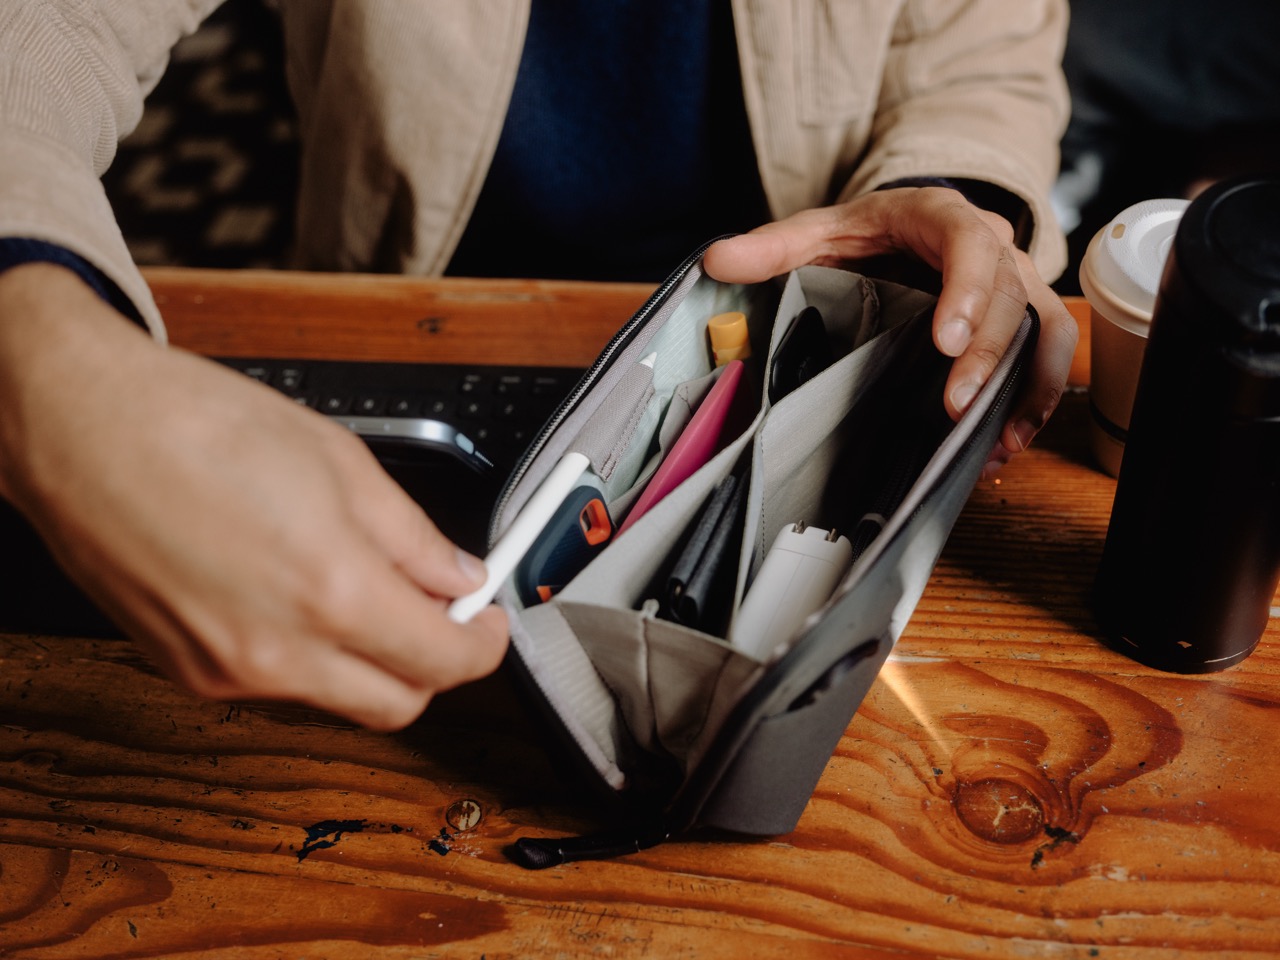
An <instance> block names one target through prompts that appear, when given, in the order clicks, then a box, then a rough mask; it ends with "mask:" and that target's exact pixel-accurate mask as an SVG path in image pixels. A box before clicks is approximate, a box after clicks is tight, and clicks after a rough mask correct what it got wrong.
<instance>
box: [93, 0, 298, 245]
mask: <svg viewBox="0 0 1280 960" xmlns="http://www.w3.org/2000/svg"><path fill="white" fill-rule="evenodd" d="M280 51H281V38H280V27H279V24H278V22H277V21H276V19H275V15H274V14H273V13H272V12H271V11H270V10H269V9H268V8H267V7H266V6H265V5H264V2H263V0H228V2H227V3H225V4H224V5H223V6H222V7H220V8H219V9H218V10H217V11H216V12H215V13H214V14H213V16H211V17H210V18H209V19H208V20H207V21H206V22H205V23H204V25H203V26H202V27H201V28H200V30H198V31H197V32H196V33H195V34H193V35H192V36H190V37H188V38H186V39H185V40H183V41H182V42H181V43H180V44H179V45H178V47H177V48H176V49H175V50H174V53H173V59H172V62H171V64H170V66H169V69H168V71H167V72H166V73H165V75H164V77H163V79H162V80H161V81H160V84H159V85H158V86H157V87H156V89H155V90H154V91H153V92H152V94H151V96H150V97H148V99H147V103H146V109H145V112H144V114H143V118H142V121H141V123H140V124H139V125H138V128H137V129H136V130H135V131H134V132H133V133H132V134H130V136H129V137H128V138H127V139H126V140H125V141H123V142H122V143H121V145H120V150H119V153H118V154H117V156H116V159H115V162H114V163H113V164H112V165H111V168H110V169H109V170H108V171H107V173H106V175H105V176H104V177H103V183H104V185H105V187H106V190H107V195H108V196H109V197H110V198H111V202H112V204H113V206H114V207H115V210H116V214H117V216H118V218H119V220H120V225H121V228H122V229H123V231H124V235H125V240H126V241H127V242H128V244H129V249H130V250H131V251H132V253H133V256H134V259H135V260H136V261H137V262H138V263H139V264H143V265H149V266H150V265H174V266H195V267H226V268H235V267H263V268H272V267H284V266H287V265H288V258H289V246H290V242H291V238H292V236H293V207H294V191H295V174H296V169H297V157H298V151H297V139H296V128H295V118H294V113H293V106H292V103H291V102H290V99H289V95H288V91H287V89H286V87H285V82H284V74H283V70H282V68H281V53H280Z"/></svg>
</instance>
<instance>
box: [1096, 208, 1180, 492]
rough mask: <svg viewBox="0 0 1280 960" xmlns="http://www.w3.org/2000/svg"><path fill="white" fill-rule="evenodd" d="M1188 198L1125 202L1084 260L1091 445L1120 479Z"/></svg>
mask: <svg viewBox="0 0 1280 960" xmlns="http://www.w3.org/2000/svg"><path fill="white" fill-rule="evenodd" d="M1187 203H1188V201H1186V200H1177V199H1158V200H1144V201H1143V202H1142V203H1136V204H1134V205H1133V206H1131V207H1126V208H1125V209H1124V210H1122V211H1121V212H1120V213H1119V214H1117V215H1116V216H1115V217H1114V218H1113V219H1112V221H1111V222H1110V223H1108V224H1107V225H1106V226H1105V227H1103V228H1102V229H1101V230H1099V231H1098V233H1097V234H1096V235H1095V236H1094V238H1093V239H1092V240H1091V241H1090V242H1089V248H1088V250H1086V251H1085V255H1084V259H1083V260H1082V261H1081V263H1080V288H1081V290H1083V291H1084V295H1085V299H1086V300H1088V301H1089V313H1090V329H1091V331H1092V337H1091V347H1090V355H1089V359H1090V367H1091V374H1090V380H1089V406H1090V413H1091V414H1092V424H1091V432H1090V443H1091V446H1092V449H1093V455H1094V458H1095V459H1096V460H1097V461H1098V464H1099V466H1101V467H1102V469H1103V470H1105V471H1106V472H1107V473H1109V474H1111V476H1113V477H1115V476H1119V474H1120V461H1121V459H1122V457H1123V454H1124V444H1125V440H1126V438H1127V437H1128V432H1129V415H1130V414H1131V413H1132V411H1133V397H1134V394H1135V393H1136V392H1137V389H1138V374H1139V373H1140V372H1141V370H1142V356H1143V353H1144V351H1145V350H1146V346H1147V333H1148V329H1149V328H1150V326H1151V311H1152V308H1153V306H1154V305H1155V299H1156V289H1157V288H1158V287H1159V286H1160V276H1161V274H1162V273H1163V272H1164V264H1165V260H1167V259H1168V256H1169V248H1170V247H1171V246H1172V245H1173V236H1174V234H1175V233H1176V232H1177V229H1178V222H1179V221H1180V220H1181V219H1182V212H1183V211H1184V210H1185V209H1186V208H1187Z"/></svg>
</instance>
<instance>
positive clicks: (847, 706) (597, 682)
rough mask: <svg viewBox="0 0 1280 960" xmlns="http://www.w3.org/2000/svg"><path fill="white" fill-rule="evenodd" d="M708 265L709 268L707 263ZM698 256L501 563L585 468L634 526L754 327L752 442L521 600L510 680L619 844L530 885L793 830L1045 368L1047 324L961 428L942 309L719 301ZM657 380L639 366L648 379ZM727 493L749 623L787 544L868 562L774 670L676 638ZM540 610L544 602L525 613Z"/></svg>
mask: <svg viewBox="0 0 1280 960" xmlns="http://www.w3.org/2000/svg"><path fill="white" fill-rule="evenodd" d="M703 249H705V248H703ZM702 252H703V251H702V250H699V251H697V252H696V253H695V254H693V255H692V256H691V257H690V258H689V259H688V260H687V261H686V262H685V263H684V264H682V265H681V266H680V268H679V269H677V270H676V272H675V273H674V274H673V275H672V276H671V277H670V278H668V279H667V280H666V281H665V282H664V283H663V284H662V285H661V286H660V287H659V288H658V289H657V291H656V292H655V293H654V295H653V296H652V297H651V298H650V300H649V301H648V302H647V303H646V304H645V305H644V306H643V307H642V308H641V309H640V310H639V311H638V312H637V313H636V315H635V316H634V317H633V318H632V319H631V320H630V321H629V322H628V323H627V324H626V325H625V326H624V327H623V328H622V330H620V331H619V332H618V334H617V335H616V336H615V337H614V339H613V340H612V341H611V342H610V343H609V345H608V346H607V347H606V348H605V350H604V351H603V352H602V353H601V355H600V357H599V358H598V359H597V361H596V362H595V364H594V365H593V366H592V367H591V369H590V370H589V371H588V372H587V373H586V374H585V376H584V377H583V379H582V380H581V382H580V383H579V384H578V385H577V386H576V387H575V389H574V390H573V391H572V392H571V393H570V395H569V397H568V398H567V399H566V400H565V402H564V404H563V405H562V406H561V408H560V409H559V411H558V412H557V413H556V414H555V415H554V416H553V417H552V418H551V420H550V421H549V422H548V423H547V425H546V427H545V428H544V429H543V431H542V432H541V433H540V435H539V436H538V438H537V439H536V440H535V441H534V443H533V444H532V445H531V447H530V448H529V450H528V452H527V454H526V456H525V457H524V458H523V460H522V461H521V463H520V465H519V466H518V467H517V468H516V470H515V472H514V473H513V474H512V476H511V478H510V479H509V481H508V483H507V486H506V488H505V490H504V492H503V494H502V496H501V497H500V498H499V500H498V503H497V506H496V507H495V510H494V514H493V518H492V523H491V527H490V542H491V543H492V542H494V541H495V540H496V539H497V538H498V537H499V536H500V535H501V534H502V532H503V531H504V530H505V529H506V528H507V527H508V526H509V525H510V524H511V522H512V520H513V519H514V517H515V516H516V515H517V514H518V512H519V510H520V507H521V506H522V505H523V504H524V503H525V502H526V501H527V500H528V499H529V497H530V496H531V495H532V494H533V492H534V491H535V490H536V489H537V488H538V485H539V484H540V483H541V481H542V480H543V479H544V478H545V477H546V476H547V474H548V473H549V472H550V471H551V470H552V468H553V467H554V466H555V464H556V463H557V462H558V461H559V460H560V458H561V457H562V456H563V455H564V454H565V453H566V452H568V451H571V450H573V451H578V452H581V453H583V454H584V455H586V456H587V458H588V459H589V460H590V463H591V467H590V470H589V471H588V474H587V480H588V482H589V483H590V484H592V485H593V486H595V487H596V488H597V489H598V490H599V491H600V497H601V498H602V499H603V500H604V501H605V502H607V504H608V506H609V510H610V512H611V513H612V514H613V515H614V516H617V517H621V516H623V515H624V514H625V513H626V511H627V510H628V509H629V508H630V506H631V505H632V504H633V503H634V502H635V500H636V497H637V496H638V494H639V492H640V491H641V490H642V489H643V488H644V486H645V484H646V483H647V481H648V479H649V478H650V477H651V476H652V475H653V473H654V471H655V470H656V469H657V467H658V465H659V464H660V463H661V461H662V460H663V458H664V457H665V455H666V453H667V452H668V451H669V450H670V447H671V445H672V443H673V441H674V439H675V437H677V436H678V435H679V434H680V432H681V431H682V430H683V428H684V427H685V426H686V424H687V422H688V420H689V417H690V415H691V412H692V411H693V410H694V409H696V407H697V404H698V403H699V402H700V400H701V399H702V397H704V396H705V395H706V394H707V391H708V389H709V387H710V383H711V382H712V380H714V378H715V375H716V369H715V367H714V365H713V358H712V355H711V352H710V350H709V348H708V345H707V335H706V323H707V320H708V319H709V318H710V317H712V316H713V315H716V314H719V313H723V312H726V311H740V312H742V313H744V314H745V315H746V317H747V321H748V325H749V329H750V339H751V343H752V360H750V361H748V371H749V372H748V374H747V376H746V377H745V380H744V383H745V384H746V387H745V389H747V390H748V391H749V394H748V396H749V398H750V407H751V409H750V411H749V413H748V414H747V416H746V417H745V418H744V419H745V420H747V421H749V422H748V423H746V425H745V426H741V427H740V429H739V430H738V432H736V433H734V434H733V435H732V436H730V437H728V438H724V442H723V443H722V444H721V448H720V449H719V452H718V453H716V454H715V455H714V456H712V457H711V458H710V459H709V460H707V461H706V462H705V463H703V465H702V466H701V467H699V468H698V469H697V470H696V471H695V472H693V473H692V475H691V476H689V477H688V478H687V479H685V480H684V481H683V482H682V483H680V484H679V486H677V487H675V489H674V490H672V492H670V493H669V494H668V495H666V496H665V497H664V498H663V499H661V500H660V501H659V502H658V503H657V504H656V505H655V506H653V507H652V509H650V510H648V512H646V513H644V515H643V516H642V517H641V518H640V519H639V520H638V521H637V522H635V523H634V525H632V526H631V527H630V528H629V529H627V530H626V531H625V532H623V533H622V534H621V535H620V536H617V537H616V538H615V539H614V540H613V541H612V542H609V543H608V545H607V546H605V547H604V548H603V550H601V551H600V552H598V553H596V554H595V555H594V558H593V559H591V560H590V562H589V563H588V564H587V566H586V567H585V568H583V569H581V570H580V571H579V572H577V573H576V575H574V576H572V578H571V579H569V580H568V582H567V583H566V584H565V585H564V586H563V587H562V588H561V589H559V590H558V592H556V593H555V594H554V595H553V596H551V598H550V599H548V600H546V601H545V602H534V603H532V604H530V603H526V602H524V601H522V600H521V594H522V591H521V590H519V589H517V587H516V585H515V584H514V583H508V584H507V585H506V586H505V587H504V588H503V589H502V591H500V593H499V598H498V599H499V602H500V603H501V604H502V605H503V606H504V607H505V608H506V610H507V613H508V615H509V616H510V620H511V629H512V635H511V641H512V643H511V653H510V656H509V664H510V666H511V667H512V668H513V669H514V670H515V671H516V673H517V674H519V675H520V676H521V677H522V679H523V680H524V681H525V682H526V683H527V686H528V688H529V690H530V691H531V692H532V694H533V698H534V700H535V702H536V703H538V704H539V705H540V706H541V707H542V708H544V710H545V713H546V715H547V717H548V718H549V719H550V720H551V722H552V726H553V727H554V729H555V730H556V731H557V733H558V735H559V738H560V740H561V743H560V745H559V746H558V747H557V749H558V750H560V751H564V752H565V754H566V755H567V756H568V758H570V759H573V760H576V761H578V763H577V764H576V765H577V766H579V767H580V768H581V770H582V775H583V776H584V777H585V778H586V779H587V780H589V781H591V782H592V783H594V784H596V785H597V786H599V787H600V788H601V790H602V792H603V794H604V795H605V796H606V797H608V798H610V801H611V803H612V806H613V807H615V808H616V809H613V810H611V811H610V815H611V816H612V817H613V818H614V819H615V820H616V822H617V823H618V824H619V826H618V829H616V830H610V831H608V832H606V833H603V834H600V835H595V836H590V837H557V838H523V839H521V840H519V841H518V842H517V843H516V844H515V845H514V847H513V848H512V850H511V851H510V853H511V856H512V857H513V859H514V860H516V862H518V863H520V864H522V865H524V866H526V867H530V868H539V867H546V866H551V865H554V864H558V863H564V862H567V861H571V860H579V859H592V858H602V857H610V856H615V855H618V854H622V853H626V852H629V851H634V850H637V849H641V848H643V847H646V846H650V845H652V844H654V843H658V842H661V841H662V840H664V839H666V838H667V837H669V836H671V835H672V834H676V833H680V832H683V831H687V830H689V829H691V828H693V827H696V826H708V827H715V828H720V829H724V830H729V831H734V832H739V833H744V834H754V835H776V834H781V833H786V832H788V831H790V830H792V829H793V828H794V827H795V825H796V822H797V821H798V819H799V817H800V814H801V813H802V811H803V809H804V807H805V804H806V803H807V802H808V799H809V797H810V795H811V794H812V792H813V789H814V787H815V786H816V784H817V781H818V778H819V776H820V775H821V773H822V771H823V769H824V767H825V766H826V762H827V760H828V759H829V758H830V756H831V753H832V750H833V749H834V748H835V746H836V744H837V742H838V741H839V739H840V737H841V735H842V734H843V733H844V731H845V729H846V727H847V726H848V724H849V722H850V720H851V719H852V717H853V715H854V713H855V712H856V710H857V709H858V706H859V704H860V703H861V702H862V699H863V697H864V696H865V694H866V692H867V690H868V689H869V688H870V686H871V684H872V682H873V681H874V680H875V678H876V675H877V673H878V672H879V670H880V667H881V665H882V664H883V663H884V661H885V659H886V657H887V656H888V655H889V652H890V651H891V650H892V648H893V645H894V643H895V642H896V640H897V638H898V636H899V635H900V634H901V632H902V629H903V627H904V626H905V624H906V622H907V619H908V618H909V617H910V615H911V612H912V610H913V609H914V607H915V605H916V603H917V601H918V600H919V598H920V595H921V593H922V592H923V590H924V587H925V584H926V582H927V580H928V578H929V575H930V573H931V571H932V569H933V566H934V564H935V563H936V561H937V558H938V555H939V553H940V552H941V550H942V547H943V543H944V541H945V540H946V537H947V536H948V534H949V533H950V530H951V528H952V526H953V524H954V523H955V520H956V518H957V516H958V515H959V513H960V510H961V508H962V507H963V505H964V503H965V501H966V500H967V499H968V496H969V494H970V493H971V491H972V489H973V486H974V484H975V483H976V482H977V479H978V477H979V475H980V473H981V471H982V468H983V466H984V465H985V464H986V462H987V460H988V458H989V455H990V453H991V451H992V449H993V447H994V446H995V443H996V441H997V438H998V436H999V432H1000V429H1001V426H1002V425H1003V423H1004V422H1005V420H1006V418H1007V416H1008V412H1009V409H1010V407H1011V404H1012V403H1013V400H1014V396H1015V393H1016V390H1017V387H1018V384H1019V382H1020V380H1021V373H1022V370H1023V367H1024V366H1025V364H1026V363H1027V361H1028V360H1029V358H1030V356H1031V352H1032V350H1033V348H1034V345H1035V339H1036V335H1037V332H1038V320H1037V318H1036V317H1035V315H1034V313H1033V312H1031V311H1028V313H1027V316H1026V317H1025V318H1024V320H1023V323H1022V326H1021V328H1020V329H1019V331H1018V334H1017V336H1016V337H1015V339H1014V341H1013V343H1012V345H1011V346H1010V348H1009V350H1008V352H1007V354H1006V356H1005V357H1004V358H1003V360H1002V361H1001V363H1000V364H999V366H998V368H997V370H996V372H995V374H994V375H993V376H992V377H991V379H990V381H989V382H988V383H987V384H986V386H985V387H984V388H983V390H982V391H981V392H980V393H979V395H978V397H977V399H976V400H975V401H974V402H973V404H972V406H971V407H970V409H969V410H968V411H967V412H966V413H965V415H964V416H963V417H962V418H961V419H960V421H959V422H957V423H952V421H951V420H950V419H949V418H948V417H947V416H946V414H945V412H944V409H943V401H942V390H943V385H944V383H945V380H946V376H947V373H948V370H949V368H950V359H949V358H947V357H945V356H942V355H941V354H940V353H938V351H937V350H936V348H935V347H934V346H933V342H932V329H931V326H932V323H931V322H932V306H933V303H934V299H933V297H932V296H930V295H928V294H926V293H923V292H921V291H918V290H913V289H910V288H906V287H902V286H898V285H896V284H893V283H889V282H887V281H882V280H875V279H872V278H869V277H865V276H861V275H859V274H855V273H849V272H846V271H842V270H834V269H829V268H823V267H804V268H801V269H799V270H796V271H794V272H792V273H790V274H788V275H787V276H785V277H780V278H777V279H776V280H775V281H772V282H769V283H764V284H756V285H749V286H741V285H732V284H724V283H720V282H718V281H715V280H712V279H711V278H710V277H708V276H707V275H706V274H705V273H703V271H702V268H701V254H702ZM806 307H816V308H817V309H818V311H819V312H820V314H821V317H822V320H823V325H824V327H825V329H826V334H827V340H828V343H829V345H830V347H831V354H832V357H833V362H831V364H830V365H829V366H827V367H826V368H825V369H823V370H822V371H821V372H820V373H818V374H817V375H816V376H813V377H812V378H811V379H808V380H806V381H805V382H803V383H802V385H800V386H799V387H798V388H796V389H794V390H792V391H791V392H789V393H787V394H786V395H785V396H782V397H781V398H780V399H778V400H777V401H776V402H772V403H771V402H770V400H769V396H768V391H767V390H765V389H764V387H763V384H765V383H767V382H768V381H769V375H770V364H772V363H773V362H774V360H775V357H776V354H777V349H778V346H779V343H780V341H781V340H782V339H783V334H784V332H785V329H786V327H787V326H788V325H789V322H790V320H791V319H792V318H793V317H795V316H797V315H798V314H799V313H800V311H801V310H803V309H804V308H806ZM642 360H644V361H645V362H644V363H641V361H642ZM731 473H733V474H735V475H736V476H737V477H738V478H739V479H740V480H741V482H742V483H743V484H745V488H746V506H745V511H743V515H742V520H741V532H740V534H738V533H735V534H734V536H733V542H734V545H733V550H734V554H735V555H734V557H733V561H732V562H733V566H734V567H735V569H736V579H735V578H732V577H731V578H730V580H729V582H728V584H727V586H726V590H731V591H732V598H731V599H730V598H727V597H726V598H725V599H726V600H727V601H728V602H727V604H726V606H727V607H728V608H729V609H730V610H731V611H736V609H737V608H738V606H739V605H740V604H741V602H742V599H743V597H744V595H745V594H746V593H747V591H748V590H749V588H750V587H751V586H752V583H753V579H754V577H755V575H756V573H757V572H758V571H759V569H760V565H761V563H762V562H763V559H764V556H765V554H766V552H767V550H768V548H769V545H770V544H772V543H773V542H774V538H775V537H776V536H777V534H778V532H779V531H780V530H781V529H782V528H783V527H784V526H787V525H790V524H794V523H795V522H796V521H804V522H805V523H806V524H808V525H809V526H817V527H820V528H822V529H824V530H836V531H838V532H839V533H841V534H845V535H847V536H848V537H849V538H850V539H851V540H852V542H853V548H854V559H853V561H852V563H851V565H850V566H849V567H848V569H847V572H846V573H845V574H844V575H843V577H842V579H841V580H840V582H839V584H838V586H837V587H836V588H835V590H834V593H833V594H832V595H831V596H830V598H829V599H828V600H827V601H826V602H825V604H823V605H822V606H821V608H820V609H818V610H817V611H816V612H814V613H813V614H811V615H810V616H809V617H808V618H807V620H805V621H804V623H803V624H802V626H801V627H799V628H798V629H797V630H796V631H795V632H794V633H793V635H790V636H777V637H776V638H771V641H776V643H774V644H773V645H772V646H771V647H770V648H769V650H768V652H767V653H766V654H765V655H763V656H762V655H755V654H750V653H748V652H747V651H746V650H744V649H742V648H739V647H736V646H735V645H734V643H733V642H732V637H733V633H734V629H733V621H732V619H730V620H729V622H728V624H726V625H725V626H724V627H723V628H719V629H716V630H714V631H710V632H704V631H703V630H699V629H694V628H691V627H689V626H686V625H684V624H682V623H680V622H676V621H673V620H672V619H671V618H669V617H667V616H664V612H663V603H662V596H661V594H662V591H663V589H664V586H665V584H666V582H667V578H668V576H669V574H670V572H671V570H672V568H673V566H675V565H676V563H677V560H678V559H679V558H680V556H681V553H682V549H683V547H684V545H685V543H686V541H687V540H688V538H689V537H690V536H691V531H692V530H693V529H694V528H695V527H696V526H697V523H698V519H699V515H700V511H701V510H702V509H703V508H704V505H705V504H707V503H708V502H709V501H710V500H711V499H712V495H713V493H714V492H715V491H716V489H717V487H718V485H719V484H720V483H721V481H723V480H724V479H725V478H726V477H728V476H729V475H730V474H731ZM525 595H526V596H527V594H525Z"/></svg>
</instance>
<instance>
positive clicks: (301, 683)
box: [205, 645, 437, 730]
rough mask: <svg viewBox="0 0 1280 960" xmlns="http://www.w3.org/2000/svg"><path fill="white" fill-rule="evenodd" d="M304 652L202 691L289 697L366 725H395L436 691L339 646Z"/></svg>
mask: <svg viewBox="0 0 1280 960" xmlns="http://www.w3.org/2000/svg"><path fill="white" fill-rule="evenodd" d="M299 652H302V651H299ZM305 654H306V655H305V656H304V657H298V658H297V659H296V662H294V663H292V664H290V665H289V668H288V669H284V670H272V671H270V672H269V673H266V674H264V675H262V676H256V675H255V676H242V677H240V678H238V679H239V683H238V686H237V688H236V689H235V690H233V691H231V692H229V693H228V692H224V693H221V694H209V693H206V694H205V695H206V696H219V697H220V698H221V699H231V698H235V699H259V698H261V699H271V700H290V701H294V702H297V703H305V704H309V705H310V706H313V707H318V708H320V709H322V710H327V711H329V712H330V713H335V714H338V715H339V716H342V717H346V718H347V719H349V720H352V721H354V722H355V723H358V724H360V725H361V726H364V727H369V728H370V729H374V730H398V729H401V728H403V727H406V726H408V725H409V724H410V723H412V722H413V721H414V720H416V719H417V718H418V717H419V716H421V715H422V711H423V710H425V709H426V707H427V704H428V703H429V702H430V700H431V697H432V696H433V695H434V694H435V693H436V692H437V690H436V688H434V687H429V686H417V685H414V684H411V683H408V682H406V681H405V680H403V679H402V678H400V677H397V676H395V675H394V674H391V673H388V672H387V671H385V670H383V669H382V668H381V667H380V666H378V665H377V664H375V663H370V662H369V661H367V660H365V659H364V658H363V657H360V656H356V655H353V654H351V653H349V652H347V651H344V650H338V649H334V648H331V647H320V646H316V645H309V646H308V647H307V649H306V651H305ZM291 659H292V658H291Z"/></svg>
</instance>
